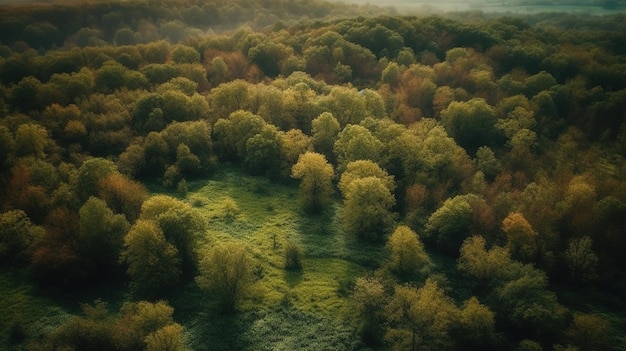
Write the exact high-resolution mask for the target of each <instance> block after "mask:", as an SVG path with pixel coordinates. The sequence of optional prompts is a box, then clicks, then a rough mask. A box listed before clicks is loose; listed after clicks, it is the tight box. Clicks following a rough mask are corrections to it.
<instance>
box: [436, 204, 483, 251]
mask: <svg viewBox="0 0 626 351" xmlns="http://www.w3.org/2000/svg"><path fill="white" fill-rule="evenodd" d="M468 200H469V195H460V196H455V197H453V198H451V199H448V200H446V201H445V202H444V203H443V204H442V205H441V207H439V209H437V211H435V212H434V213H433V214H432V215H431V216H430V218H428V222H427V223H426V229H425V232H424V234H425V237H426V238H428V239H429V240H433V241H434V242H435V243H437V245H438V246H439V247H440V248H442V249H444V250H446V251H447V252H450V253H453V252H456V251H457V250H458V249H459V247H460V246H461V243H462V242H463V240H465V238H467V237H468V236H469V235H470V234H471V233H470V225H471V223H472V207H471V205H470V203H469V202H468Z"/></svg>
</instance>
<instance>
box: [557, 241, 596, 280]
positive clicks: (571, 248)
mask: <svg viewBox="0 0 626 351" xmlns="http://www.w3.org/2000/svg"><path fill="white" fill-rule="evenodd" d="M563 258H564V259H565V263H567V267H568V268H569V271H570V275H571V277H572V279H574V281H577V282H582V283H584V282H588V281H592V280H594V279H595V278H596V277H597V276H598V272H597V268H598V262H599V259H598V255H596V253H595V252H594V250H593V241H592V239H591V238H590V237H588V236H583V237H582V238H579V239H573V240H571V241H570V242H569V245H568V246H567V250H565V253H564V254H563Z"/></svg>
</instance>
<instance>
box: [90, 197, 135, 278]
mask: <svg viewBox="0 0 626 351" xmlns="http://www.w3.org/2000/svg"><path fill="white" fill-rule="evenodd" d="M78 214H79V216H80V220H79V227H80V239H79V240H80V251H81V254H82V255H84V256H85V257H87V258H89V260H91V261H92V262H93V264H94V265H95V269H96V270H100V269H102V270H104V271H106V270H107V269H109V270H110V269H112V268H115V267H117V263H118V258H119V254H120V251H121V249H122V245H123V242H124V236H125V235H126V233H127V232H128V230H129V228H130V224H128V221H126V218H125V217H124V215H123V214H117V215H116V214H114V213H113V211H111V209H109V207H108V206H107V204H106V202H104V201H103V200H100V199H99V198H96V197H90V198H89V199H88V200H87V202H85V204H84V205H83V206H82V207H81V208H80V210H79V211H78Z"/></svg>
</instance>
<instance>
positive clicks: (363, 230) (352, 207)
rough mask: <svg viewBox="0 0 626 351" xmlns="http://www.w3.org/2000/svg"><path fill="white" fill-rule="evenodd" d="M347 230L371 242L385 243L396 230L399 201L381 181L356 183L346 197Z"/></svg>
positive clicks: (351, 186) (368, 179)
mask: <svg viewBox="0 0 626 351" xmlns="http://www.w3.org/2000/svg"><path fill="white" fill-rule="evenodd" d="M344 197H345V201H344V206H343V228H344V230H345V231H346V232H348V233H350V234H352V235H356V236H358V237H361V238H363V239H365V240H368V241H381V240H382V239H383V237H384V235H385V234H387V233H388V232H389V231H390V229H391V228H392V226H393V222H394V219H395V215H394V213H393V212H391V208H392V207H393V205H394V204H395V202H396V201H395V198H394V197H393V194H391V192H390V191H389V188H387V186H386V185H385V183H384V182H383V181H382V180H381V179H380V178H377V177H365V178H361V179H356V180H354V181H352V182H351V183H350V184H349V185H348V187H347V189H346V192H345V194H344Z"/></svg>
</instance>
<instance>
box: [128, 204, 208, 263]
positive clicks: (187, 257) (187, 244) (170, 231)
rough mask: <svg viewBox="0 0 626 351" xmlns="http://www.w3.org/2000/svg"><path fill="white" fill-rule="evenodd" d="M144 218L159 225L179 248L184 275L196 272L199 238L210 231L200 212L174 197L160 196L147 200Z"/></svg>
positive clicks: (167, 238)
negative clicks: (206, 231) (206, 230)
mask: <svg viewBox="0 0 626 351" xmlns="http://www.w3.org/2000/svg"><path fill="white" fill-rule="evenodd" d="M140 218H141V219H143V220H150V221H154V222H155V223H156V224H157V225H158V226H159V228H160V230H162V231H163V235H164V238H165V240H167V242H168V243H170V244H171V245H173V247H174V248H175V249H176V252H177V257H178V260H179V262H180V263H181V264H182V269H183V272H184V273H192V272H194V271H195V268H196V266H197V249H198V247H197V246H198V239H199V238H200V236H201V235H202V234H203V233H204V230H205V229H206V226H205V223H204V221H203V220H202V218H201V217H200V216H199V214H198V213H197V211H196V210H194V209H193V208H192V207H191V206H190V205H188V204H187V203H184V202H182V201H180V200H177V199H175V198H173V197H170V196H166V195H156V196H152V197H151V198H149V199H148V200H146V201H144V203H143V205H142V206H141V215H140Z"/></svg>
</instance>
